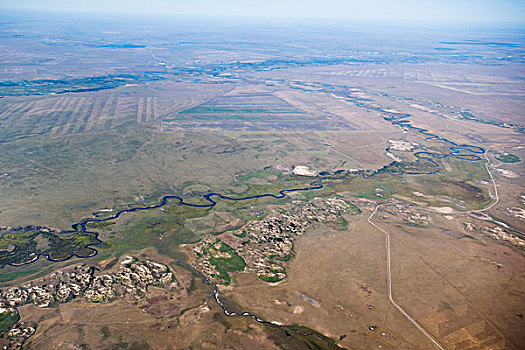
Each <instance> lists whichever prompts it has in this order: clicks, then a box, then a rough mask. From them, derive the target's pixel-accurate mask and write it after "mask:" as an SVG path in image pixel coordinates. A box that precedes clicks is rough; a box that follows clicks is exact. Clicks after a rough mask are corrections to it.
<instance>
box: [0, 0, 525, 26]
mask: <svg viewBox="0 0 525 350" xmlns="http://www.w3.org/2000/svg"><path fill="white" fill-rule="evenodd" d="M0 8H2V9H11V10H22V11H27V10H30V11H48V12H49V11H51V12H57V11H59V12H64V11H66V12H75V13H107V14H108V15H112V14H139V15H163V16H202V17H213V18H217V19H220V18H234V17H238V18H247V19H248V18H255V19H257V18H259V19H276V20H285V19H298V20H301V19H325V20H326V19H328V20H378V21H396V22H397V21H416V22H417V21H438V22H439V21H450V22H525V2H524V1H520V0H499V1H498V0H478V1H473V0H442V1H430V0H422V1H415V0H399V1H396V2H395V3H393V2H392V1H388V0H369V1H366V2H363V1H353V0H347V1H344V0H325V1H323V2H320V1H315V0H302V1H299V0H290V1H286V2H284V3H283V2H282V1H279V0H267V1H265V2H264V3H263V2H259V1H242V0H222V1H220V2H218V1H212V0H195V1H193V2H192V3H191V4H190V3H188V2H186V1H179V0H172V1H168V0H150V1H148V2H147V3H145V2H143V1H139V0H128V1H124V0H92V1H90V2H89V3H87V2H85V1H80V0H71V1H68V2H67V3H66V2H63V1H60V0H44V1H38V0H5V1H3V2H2V4H0Z"/></svg>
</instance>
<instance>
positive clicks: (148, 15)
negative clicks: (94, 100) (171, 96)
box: [0, 4, 525, 29]
mask: <svg viewBox="0 0 525 350" xmlns="http://www.w3.org/2000/svg"><path fill="white" fill-rule="evenodd" d="M0 9H1V10H3V11H7V12H11V13H12V14H18V15H20V14H23V13H30V14H35V15H36V14H57V15H60V14H69V15H78V16H81V17H85V18H89V17H91V16H93V15H99V16H100V15H103V16H104V17H106V19H109V18H116V17H120V18H122V19H125V18H134V17H141V18H143V19H158V18H162V19H169V18H188V19H192V18H195V19H197V18H198V19H203V20H204V19H206V20H209V19H212V20H214V21H217V22H221V21H224V20H237V22H238V23H242V22H247V21H253V20H254V21H257V22H260V21H268V20H270V21H272V22H274V23H277V22H287V21H288V22H290V21H291V22H304V21H315V22H317V23H321V22H326V21H335V22H337V23H340V22H341V21H353V22H355V23H359V22H362V21H372V22H374V23H373V24H386V22H390V24H422V23H423V24H426V25H428V24H430V25H435V24H445V23H447V24H455V25H458V24H464V25H482V24H492V25H513V26H516V25H519V26H520V27H523V29H525V19H523V20H503V19H495V20H488V19H469V20H461V19H457V18H450V19H445V18H412V17H411V18H387V17H343V16H341V17H332V16H324V17H322V16H319V17H315V16H312V17H310V16H302V17H301V16H299V17H293V16H288V17H286V16H276V17H272V16H266V15H261V16H253V15H227V16H225V15H221V16H213V15H210V14H195V13H163V12H136V11H107V10H92V11H83V10H82V11H79V10H73V9H57V8H51V9H43V8H20V7H4V6H2V5H1V4H0ZM5 15H6V12H4V13H2V14H0V18H1V17H5Z"/></svg>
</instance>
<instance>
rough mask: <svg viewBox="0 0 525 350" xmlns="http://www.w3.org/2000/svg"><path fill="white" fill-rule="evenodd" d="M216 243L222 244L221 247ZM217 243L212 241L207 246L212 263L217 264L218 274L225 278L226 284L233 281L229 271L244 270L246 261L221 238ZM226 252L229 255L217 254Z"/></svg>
mask: <svg viewBox="0 0 525 350" xmlns="http://www.w3.org/2000/svg"><path fill="white" fill-rule="evenodd" d="M215 244H220V247H219V249H217V248H216V247H215ZM215 244H213V243H210V244H208V245H207V246H206V248H205V249H206V251H207V252H208V254H209V255H210V264H212V265H213V266H215V269H216V270H217V272H218V275H217V276H212V277H218V278H220V279H222V280H224V281H225V282H226V283H225V284H226V285H228V284H230V283H231V278H230V275H229V273H230V272H236V271H243V270H244V269H245V268H246V262H245V261H244V259H243V258H241V257H240V256H239V255H237V254H236V253H235V252H234V251H233V250H232V249H231V247H230V246H229V245H227V244H225V243H224V242H222V241H221V240H219V239H217V240H216V241H215ZM218 253H219V254H220V253H226V255H228V256H229V257H217V254H218Z"/></svg>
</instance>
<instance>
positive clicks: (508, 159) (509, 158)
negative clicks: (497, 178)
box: [496, 153, 520, 163]
mask: <svg viewBox="0 0 525 350" xmlns="http://www.w3.org/2000/svg"><path fill="white" fill-rule="evenodd" d="M496 159H497V160H499V161H500V162H503V163H517V162H519V161H520V157H518V156H516V155H514V154H511V153H506V154H502V155H500V156H497V157H496Z"/></svg>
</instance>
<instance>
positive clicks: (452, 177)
mask: <svg viewBox="0 0 525 350" xmlns="http://www.w3.org/2000/svg"><path fill="white" fill-rule="evenodd" d="M32 16H33V17H31V18H29V17H27V16H21V15H20V14H17V13H12V14H8V15H3V16H2V23H3V24H2V29H1V32H0V35H1V38H2V39H1V41H0V45H1V47H2V50H1V53H0V62H2V67H1V68H0V81H1V82H0V96H1V99H0V198H1V201H0V235H1V236H0V253H1V254H0V269H1V270H0V271H1V272H0V287H1V290H2V293H5V292H6V291H7V290H9V289H10V288H13V287H17V288H22V287H23V286H24V285H37V286H44V285H45V283H46V282H45V281H44V282H42V281H43V280H42V279H44V278H47V279H49V278H50V277H49V276H50V275H51V274H53V273H55V274H56V273H57V271H66V272H67V271H70V270H71V269H72V268H73V267H74V266H77V265H79V264H87V265H88V266H94V267H96V268H97V269H98V270H97V271H96V272H94V274H95V275H100V274H103V273H106V272H107V271H110V272H111V271H114V270H116V269H118V266H120V264H121V262H122V260H123V259H125V258H124V256H128V255H131V256H134V257H140V258H144V259H146V258H147V259H150V260H152V261H155V262H157V263H161V264H164V265H166V266H168V267H169V269H170V271H171V272H172V273H173V276H174V281H176V283H177V285H178V287H177V288H176V289H169V288H164V287H162V286H160V285H152V286H150V287H148V289H147V292H146V293H144V295H139V297H138V298H135V299H132V300H131V299H129V298H126V297H125V295H123V296H121V295H116V296H113V297H111V298H110V297H108V298H107V299H104V300H102V301H100V300H98V301H97V302H96V303H94V302H93V301H92V300H89V299H88V298H86V297H84V296H81V295H79V296H78V297H68V298H65V299H64V301H63V302H61V301H59V300H58V298H57V299H56V300H54V302H53V303H51V304H50V305H48V306H46V307H38V306H36V305H34V303H33V302H30V301H27V302H23V303H20V304H19V305H11V306H9V305H7V306H6V307H5V310H6V311H5V312H3V313H2V314H1V315H2V319H1V322H0V326H1V328H0V331H2V337H1V338H0V342H1V343H2V344H6V345H7V344H9V345H8V346H11V347H12V348H16V347H17V346H18V345H17V344H18V343H23V346H24V347H25V348H32V349H53V348H57V347H70V348H73V349H101V348H108V349H114V348H123V349H126V348H128V349H145V348H151V349H179V348H193V349H201V348H202V349H206V348H221V349H222V348H235V349H238V348H260V349H267V348H284V349H303V348H304V349H311V348H318V349H336V348H347V349H375V348H381V349H433V348H441V349H521V348H523V344H524V343H525V336H524V334H525V333H524V332H523V329H524V328H525V320H524V318H523V314H524V313H525V310H524V308H525V302H524V300H525V299H524V290H525V274H524V269H523V266H524V263H525V261H524V249H525V241H524V239H525V238H524V233H523V232H524V230H525V189H524V186H523V176H524V174H525V171H524V166H523V161H522V160H523V159H524V157H525V152H524V149H525V146H524V139H525V138H524V131H525V122H524V120H525V118H524V113H523V111H524V110H525V103H524V94H525V89H524V83H523V81H524V78H525V70H524V61H523V54H524V45H525V44H524V37H523V33H522V32H521V31H519V30H513V29H510V28H506V29H495V30H490V29H486V28H485V29H480V28H470V29H468V30H466V29H465V30H461V31H456V30H452V29H450V30H448V29H443V28H440V29H439V30H437V29H436V28H433V29H432V30H430V29H421V28H410V27H403V28H401V27H372V28H366V30H365V29H363V28H362V27H360V26H358V25H353V26H351V25H343V24H341V25H340V26H337V25H336V24H330V25H328V26H326V25H320V24H315V25H313V26H309V27H305V26H302V25H297V26H290V25H284V24H279V25H278V24H276V25H275V26H273V27H272V26H270V27H267V26H262V25H250V26H248V25H247V24H224V23H207V24H195V23H191V22H188V21H184V20H180V21H178V22H177V23H165V22H162V21H147V20H144V19H141V20H140V21H139V20H137V19H133V21H139V23H138V24H137V23H133V25H130V22H129V21H131V19H129V20H122V19H120V20H115V19H109V18H107V19H100V18H99V19H97V20H96V21H95V20H93V19H88V18H69V19H64V18H61V17H57V18H42V17H38V16H37V15H32ZM210 28H212V29H210ZM396 118H403V119H396ZM398 120H405V121H407V123H397V122H396V121H398ZM414 127H415V128H419V129H415V128H414ZM423 129H424V130H427V131H425V132H426V134H425V133H422V132H421V131H422V130H423ZM429 133H430V134H431V135H432V136H429ZM450 142H453V144H452V143H450ZM451 147H452V148H454V147H456V148H457V147H459V148H460V149H461V150H460V152H458V151H457V149H451ZM480 149H482V150H483V151H481V152H480V151H479V150H480ZM458 154H459V156H458ZM291 189H308V190H305V191H289V192H284V193H283V192H280V191H283V190H291ZM210 194H220V195H222V196H224V197H227V198H220V196H217V195H215V196H212V197H210V196H208V195H210ZM261 195H266V196H262V197H261ZM268 195H271V196H268ZM165 196H178V197H172V198H168V199H167V200H166V201H165V203H164V204H163V205H160V204H162V199H163V197H164V198H165ZM206 196H208V197H206ZM207 198H208V199H207ZM210 199H212V200H213V202H211V201H210ZM238 199H242V200H238ZM183 201H184V202H183ZM183 203H189V204H192V205H193V206H192V205H182V204H183ZM210 203H216V204H213V205H210ZM199 205H200V206H199ZM141 208H142V209H141ZM144 208H146V209H144ZM117 213H122V214H119V215H118V217H115V216H116V214H117ZM86 220H87V221H86ZM82 222H84V223H85V225H84V226H83V227H82V225H80V226H78V225H77V226H74V227H73V228H72V225H75V224H78V223H82ZM275 222H278V223H279V224H280V225H283V226H282V227H287V228H289V229H287V230H281V229H276V226H275V225H274V223H275ZM285 224H286V225H287V226H284V225H285ZM261 227H262V228H263V229H261ZM265 230H266V231H265ZM265 232H267V233H265ZM270 238H271V239H270ZM281 253H282V254H281ZM388 256H390V258H388ZM388 259H390V260H388ZM389 270H390V271H391V273H389ZM108 273H109V272H108ZM389 281H390V282H391V292H392V295H391V297H392V300H391V299H390V295H389V294H390V293H389ZM43 283H44V284H43ZM22 304H23V305H22ZM4 306H5V305H4ZM396 306H397V307H396ZM398 307H399V308H400V309H401V310H403V311H404V312H405V313H406V315H404V314H403V313H402V312H401V311H400V309H398ZM2 310H4V308H3V309H2ZM13 310H14V311H13ZM14 313H18V314H19V319H18V317H17V318H14V316H13V314H14ZM407 316H408V317H407ZM28 325H30V327H32V328H33V331H32V333H31V334H30V336H27V337H26V338H24V336H18V335H13V334H14V333H13V332H9V329H11V328H14V329H26V328H27V327H29V326H28ZM24 327H26V328H24Z"/></svg>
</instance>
